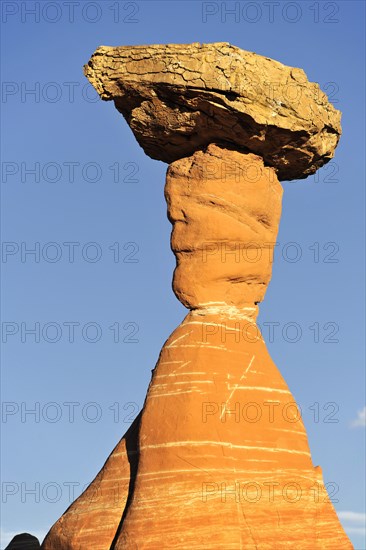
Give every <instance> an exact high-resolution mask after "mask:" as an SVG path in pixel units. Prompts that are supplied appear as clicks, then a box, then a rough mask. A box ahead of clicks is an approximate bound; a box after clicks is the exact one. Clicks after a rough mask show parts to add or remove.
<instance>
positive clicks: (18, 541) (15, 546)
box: [5, 533, 41, 550]
mask: <svg viewBox="0 0 366 550" xmlns="http://www.w3.org/2000/svg"><path fill="white" fill-rule="evenodd" d="M40 548H41V546H40V544H39V540H38V539H37V537H34V536H33V535H30V534H29V533H21V534H20V535H15V537H13V538H12V539H11V541H10V542H9V544H8V546H7V547H6V548H5V550H39V549H40Z"/></svg>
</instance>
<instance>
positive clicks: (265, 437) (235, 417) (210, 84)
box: [42, 43, 353, 550]
mask: <svg viewBox="0 0 366 550" xmlns="http://www.w3.org/2000/svg"><path fill="white" fill-rule="evenodd" d="M272 73H273V74H274V75H275V76H276V78H277V79H278V81H280V82H282V83H285V82H289V80H286V79H287V78H289V79H291V78H292V80H293V81H295V82H299V81H300V80H301V90H302V93H301V98H300V100H299V104H298V106H297V107H296V106H295V105H294V104H293V103H290V101H288V102H287V103H286V104H285V105H282V104H281V105H279V103H282V99H281V97H282V96H281V95H275V96H274V103H276V105H277V106H278V109H277V107H274V105H272V107H271V106H270V99H269V96H266V95H264V96H259V95H258V94H257V95H253V94H252V95H250V93H249V91H248V87H247V86H246V85H243V82H245V78H251V79H253V78H254V75H256V76H257V77H258V79H259V78H263V79H264V78H265V77H266V76H267V75H269V74H272ZM86 74H87V75H88V77H89V78H90V80H91V82H92V83H93V84H94V85H95V86H96V88H97V90H98V91H99V93H100V94H101V96H102V97H103V98H104V99H114V100H115V103H116V106H117V108H118V109H119V110H120V111H121V112H122V113H123V114H124V116H125V117H126V119H127V121H128V122H129V124H130V126H131V128H132V130H133V131H134V133H135V135H136V137H137V139H138V140H139V142H140V143H141V145H142V146H143V147H144V149H145V151H146V152H147V153H148V154H150V155H151V156H152V157H154V158H160V159H162V160H166V161H168V162H170V166H169V168H168V171H167V177H166V186H165V198H166V201H167V205H168V217H169V219H170V221H171V223H172V226H173V230H172V237H171V247H172V250H173V252H174V254H175V256H176V259H177V267H176V269H175V272H174V277H173V290H174V292H175V294H176V296H177V298H178V299H179V300H180V301H181V302H182V303H183V304H184V305H185V306H186V307H187V308H189V310H190V311H189V313H188V314H187V316H186V317H185V319H184V320H183V322H182V323H181V324H180V325H179V326H178V328H177V329H176V330H175V331H174V332H173V333H172V334H171V336H170V337H169V338H168V340H167V341H166V343H165V344H164V346H163V348H162V350H161V352H160V355H159V358H158V361H157V364H156V367H155V369H154V371H153V375H152V379H151V382H150V385H149V388H148V392H147V396H146V400H145V403H144V407H143V410H142V412H141V413H140V415H139V416H138V418H136V420H135V421H134V423H133V424H132V426H131V428H130V429H129V430H128V431H127V433H126V434H125V436H124V437H123V438H122V440H121V441H120V443H119V444H118V445H117V447H116V448H115V449H114V451H113V452H112V453H111V455H110V456H109V458H108V460H107V461H106V463H105V465H104V466H103V468H102V470H101V471H100V472H99V474H98V475H97V477H96V478H95V480H94V481H93V482H92V483H91V484H90V486H89V487H88V488H87V490H86V491H85V492H84V493H83V494H82V495H81V496H80V497H79V498H78V499H77V500H76V501H75V502H74V503H73V504H72V505H71V506H70V507H69V509H68V510H66V512H65V513H64V515H63V516H62V517H61V518H60V519H59V520H58V521H57V522H56V523H55V525H54V526H53V527H52V529H51V530H50V532H49V533H48V535H47V537H46V539H45V541H44V543H43V545H42V548H43V550H89V549H90V548H93V550H135V549H136V550H155V549H157V548H163V549H176V550H187V548H192V550H193V549H197V550H237V549H239V548H242V549H245V550H285V549H289V550H290V549H291V550H298V549H301V550H336V549H337V550H338V549H342V550H351V549H352V548H353V547H352V545H351V543H350V541H349V540H348V538H347V536H346V534H345V532H344V531H343V529H342V527H341V525H340V522H339V520H338V518H337V515H336V513H335V510H334V508H333V505H332V502H331V501H330V499H329V496H328V494H327V491H326V487H325V485H324V482H323V478H322V472H321V469H320V467H319V466H314V465H313V463H312V460H311V453H310V450H309V445H308V441H307V435H306V431H305V427H304V424H303V422H302V419H301V414H300V410H299V408H298V407H297V405H296V402H295V399H294V397H293V396H292V394H291V392H290V389H289V388H288V386H287V384H286V382H285V381H284V379H283V377H282V376H281V374H280V372H279V370H278V369H277V367H276V366H275V364H274V363H273V361H272V359H271V357H270V356H269V353H268V350H267V348H266V344H265V342H264V340H263V338H262V335H261V334H260V331H259V329H258V327H257V324H256V318H257V314H258V304H259V303H260V302H261V301H262V300H263V298H264V295H265V292H266V289H267V286H268V284H269V281H270V278H271V272H272V261H273V249H274V245H275V241H276V237H277V231H278V226H279V221H280V215H281V200H282V193H283V191H282V187H281V184H280V182H279V179H281V178H287V179H289V178H290V177H305V176H306V175H307V174H309V173H312V172H313V171H314V170H316V168H317V167H318V166H320V165H321V164H323V163H324V162H326V161H327V160H329V158H331V157H332V155H333V153H334V148H335V146H336V144H337V141H338V138H339V133H340V127H339V113H338V112H337V111H335V110H334V109H333V107H332V106H331V105H330V104H329V103H328V102H327V99H326V97H325V96H324V95H323V94H318V95H316V97H315V93H314V92H315V91H316V90H317V87H316V85H314V84H310V83H308V82H307V81H306V78H305V76H304V74H303V73H302V71H300V70H299V69H296V70H295V69H290V68H288V67H284V66H283V65H281V64H279V63H277V62H275V61H272V60H270V59H267V58H262V57H260V56H256V55H255V54H252V53H248V52H243V51H241V50H239V49H238V48H234V47H232V46H230V45H228V44H221V43H220V44H211V45H200V44H193V45H191V46H187V45H183V46H179V45H168V46H136V47H123V48H105V47H103V48H99V49H98V50H97V52H96V53H95V54H94V55H93V57H92V59H91V61H90V62H89V65H88V66H87V67H86ZM223 75H225V78H224V76H223ZM291 75H292V76H291ZM300 76H301V78H300ZM225 79H227V82H228V84H227V87H228V89H226V90H225V84H224V82H225ZM243 79H244V80H243ZM258 79H257V80H258ZM271 109H272V110H271ZM271 113H272V114H271ZM280 113H281V114H280ZM270 120H272V122H271V124H270V122H269V121H270ZM274 120H275V122H273V121H274ZM223 121H224V122H223Z"/></svg>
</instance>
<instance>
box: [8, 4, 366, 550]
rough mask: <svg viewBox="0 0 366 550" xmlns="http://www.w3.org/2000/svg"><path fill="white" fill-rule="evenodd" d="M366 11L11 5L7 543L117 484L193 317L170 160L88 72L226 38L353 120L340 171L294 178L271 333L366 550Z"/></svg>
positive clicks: (313, 440) (265, 314)
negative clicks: (127, 450)
mask: <svg viewBox="0 0 366 550" xmlns="http://www.w3.org/2000/svg"><path fill="white" fill-rule="evenodd" d="M364 7H365V4H364V2H361V1H360V2H352V1H347V2H343V1H341V2H307V1H302V2H269V3H268V2H267V3H266V2H236V3H235V2H226V3H225V2H223V3H221V2H200V1H184V2H181V1H172V2H169V1H138V2H112V1H109V0H107V1H104V2H83V1H80V2H76V3H73V4H72V5H70V4H68V3H65V2H61V1H60V2H32V1H28V2H5V1H4V2H3V3H2V10H3V11H2V27H3V28H2V30H3V33H2V80H3V87H2V112H3V116H2V136H3V143H2V183H1V185H2V199H3V200H2V241H3V248H2V252H3V254H2V273H3V277H2V311H1V314H2V339H3V346H2V401H3V408H2V424H1V428H2V437H3V443H4V445H5V447H4V445H3V446H2V464H1V466H2V480H3V484H2V530H3V531H2V533H3V539H2V542H1V547H2V548H3V547H4V546H6V544H7V543H8V542H9V540H10V538H11V536H12V534H15V533H19V532H22V531H28V532H31V533H34V534H36V535H37V534H38V535H39V536H40V537H42V536H43V535H44V534H45V533H46V532H47V531H48V529H49V527H50V526H51V525H52V524H53V523H54V521H55V520H56V519H57V518H58V517H59V516H60V515H61V514H62V513H63V512H64V510H65V509H66V508H67V506H68V505H69V504H70V501H71V500H72V495H73V494H74V496H75V497H76V496H77V495H78V494H80V492H81V490H82V488H83V487H84V486H85V485H86V484H87V483H88V482H90V480H91V479H92V478H93V477H94V475H95V474H96V473H97V472H98V470H99V469H100V467H101V466H102V464H103V462H104V460H105V458H106V457H107V455H108V454H109V452H110V451H111V450H112V448H113V447H114V445H115V444H116V443H117V441H118V440H119V439H120V438H121V436H122V435H123V433H124V432H125V430H126V429H127V428H128V426H129V424H130V422H131V419H133V418H134V417H135V416H136V414H137V412H138V410H140V408H141V405H142V403H143V400H144V397H145V393H146V388H147V385H148V382H149V380H150V375H151V369H153V367H154V365H155V362H156V360H157V357H158V354H159V351H160V348H161V346H162V345H163V343H164V341H165V340H166V338H167V337H168V335H169V334H170V333H171V332H172V331H173V329H174V328H175V327H176V326H177V325H178V324H179V323H180V322H181V320H182V319H183V317H184V315H185V313H186V310H185V308H184V307H183V306H182V305H181V304H180V303H179V302H178V301H177V300H176V298H175V297H174V295H173V293H172V291H171V278H172V272H173V269H174V266H175V260H174V256H173V254H172V252H171V251H170V247H169V238H170V228H171V226H170V223H169V222H168V220H167V217H166V204H165V201H164V196H163V187H164V178H165V171H166V165H165V164H163V163H162V162H159V161H154V160H152V159H149V158H148V157H147V156H146V155H145V154H144V153H143V151H142V149H141V148H140V147H139V146H138V144H137V142H136V141H135V139H134V137H133V135H132V133H131V131H130V130H129V128H128V126H127V124H126V123H125V121H124V120H123V118H122V117H121V116H120V115H119V114H118V112H117V111H116V110H115V109H114V106H113V104H112V103H105V102H101V101H100V100H98V98H96V96H95V93H94V92H93V90H92V89H90V87H89V86H88V83H87V81H86V79H85V78H84V76H83V73H82V66H83V64H85V63H86V62H87V61H88V60H89V58H90V55H91V54H92V53H93V51H94V50H95V49H96V48H97V47H98V46H99V45H116V46H117V45H128V44H131V45H132V44H154V43H170V42H175V43H189V42H216V41H227V42H230V43H232V44H234V45H236V46H238V47H241V48H243V49H246V50H250V51H254V52H256V53H258V54H262V55H266V56H268V57H271V58H273V59H276V60H278V61H281V62H283V63H285V64H287V65H291V66H296V67H301V68H303V69H304V70H305V72H306V74H307V76H308V78H309V80H312V81H316V82H318V83H319V85H320V87H321V88H322V89H323V90H324V91H326V92H327V93H328V94H329V95H330V97H331V100H332V102H333V103H334V105H335V106H336V107H337V108H338V109H340V110H341V111H342V113H343V116H342V126H343V136H342V138H341V141H340V144H339V146H338V148H337V151H336V155H335V158H334V161H333V162H332V164H331V165H328V166H326V167H324V168H323V169H321V170H320V171H319V172H318V175H317V176H315V177H314V176H312V177H309V178H308V179H306V180H301V181H298V182H284V183H283V186H284V190H285V192H284V200H283V214H282V220H281V225H280V231H279V235H278V243H279V244H278V247H277V250H276V257H275V264H274V269H273V278H272V281H271V284H270V286H269V289H268V291H267V295H266V298H265V301H264V303H263V304H261V307H260V316H259V323H260V324H261V326H262V329H263V334H264V337H265V339H266V341H267V343H268V348H269V351H270V353H271V355H272V357H273V359H274V361H275V362H276V364H277V366H278V367H279V369H280V370H281V372H282V374H283V375H284V377H285V379H286V381H287V383H288V384H289V386H290V389H291V391H292V392H293V394H294V396H295V398H296V399H297V401H298V403H299V404H300V405H301V407H302V411H303V419H304V422H305V425H306V428H307V431H308V436H309V442H310V447H311V451H312V455H313V461H314V464H315V465H318V464H319V465H321V466H322V469H323V474H324V479H325V481H326V482H327V483H330V484H332V485H330V486H331V487H333V488H335V493H336V494H335V496H334V499H336V500H337V501H338V502H335V507H336V509H337V511H338V512H339V515H340V518H341V521H342V523H343V525H344V527H345V529H346V531H347V533H348V534H349V536H350V538H351V540H352V541H353V543H354V545H355V548H356V549H357V550H363V549H364V548H365V547H366V543H365V539H364V531H365V491H364V487H365V478H364V467H365V459H364V456H365V455H364V452H365V409H364V406H365V378H364V346H363V339H364V331H365V319H364V275H365V274H364V261H363V251H364V221H365V215H364V161H363V158H364V147H365V143H364V103H363V97H364V73H363V71H364V61H365V60H364V35H363V25H364ZM232 9H234V10H236V11H235V12H234V13H231V14H230V13H229V12H230V10H232ZM31 11H33V13H31ZM65 243H66V244H65ZM31 249H33V250H34V251H35V252H34V253H33V254H32V253H31V252H29V251H30V250H31ZM27 251H28V252H27ZM294 260H296V261H294ZM269 323H276V325H273V326H274V337H273V338H271V337H270V334H269ZM310 327H311V328H310ZM32 329H33V333H32V332H31V331H32ZM291 340H297V341H291ZM31 410H33V411H34V412H33V413H32V412H30V411H31ZM73 491H74V493H73Z"/></svg>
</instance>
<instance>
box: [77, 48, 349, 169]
mask: <svg viewBox="0 0 366 550" xmlns="http://www.w3.org/2000/svg"><path fill="white" fill-rule="evenodd" d="M84 73H85V75H86V77H87V78H88V79H89V81H90V82H91V84H92V85H93V86H94V87H95V89H96V90H97V92H98V93H99V95H100V97H101V98H102V99H104V100H113V101H114V103H115V106H116V108H117V109H118V111H119V112H121V113H122V115H123V116H124V118H125V119H126V121H127V122H128V124H129V126H130V127H131V129H132V131H133V133H134V135H135V137H136V139H137V141H138V143H139V144H140V145H141V147H142V148H143V149H144V151H145V153H146V154H147V155H149V156H150V157H152V158H153V159H157V160H161V161H164V162H167V163H171V162H173V161H175V160H178V159H180V158H183V157H187V156H189V155H191V154H193V153H194V152H195V151H197V150H200V149H204V148H205V147H207V146H208V145H209V144H210V143H217V144H221V145H227V146H230V147H234V148H236V149H237V150H238V151H243V152H251V153H254V154H256V155H260V156H261V157H262V158H263V160H264V163H265V164H266V165H267V166H272V167H273V168H274V169H275V170H276V172H277V176H278V178H279V179H280V180H292V179H300V178H305V177H307V176H308V175H310V174H313V173H314V172H315V171H316V170H317V169H318V168H320V167H321V166H322V165H324V164H325V163H327V162H328V161H329V160H330V159H331V158H332V157H333V155H334V150H335V148H336V146H337V144H338V141H339V138H340V135H341V125H340V117H341V113H340V112H339V111H338V110H336V109H335V108H334V107H333V105H332V104H331V103H330V102H329V101H328V98H327V96H326V95H325V94H324V92H322V91H321V90H320V88H319V86H318V84H316V83H313V82H309V81H308V80H307V77H306V75H305V73H304V71H303V70H302V69H298V68H293V67H288V66H286V65H283V64H282V63H280V62H278V61H274V60H272V59H270V58H268V57H263V56H261V55H258V54H255V53H253V52H249V51H245V50H242V49H240V48H238V47H236V46H232V45H230V44H229V43H227V42H218V43H212V44H200V43H193V44H166V45H156V44H155V45H146V46H118V47H110V46H101V47H99V48H98V49H97V50H96V51H95V53H94V54H93V55H92V57H91V59H90V61H89V63H88V64H87V65H85V67H84Z"/></svg>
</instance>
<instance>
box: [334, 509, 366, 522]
mask: <svg viewBox="0 0 366 550" xmlns="http://www.w3.org/2000/svg"><path fill="white" fill-rule="evenodd" d="M338 517H339V519H343V520H345V521H351V522H352V523H358V524H359V523H365V524H366V514H363V513H362V512H348V511H345V512H338Z"/></svg>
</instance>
